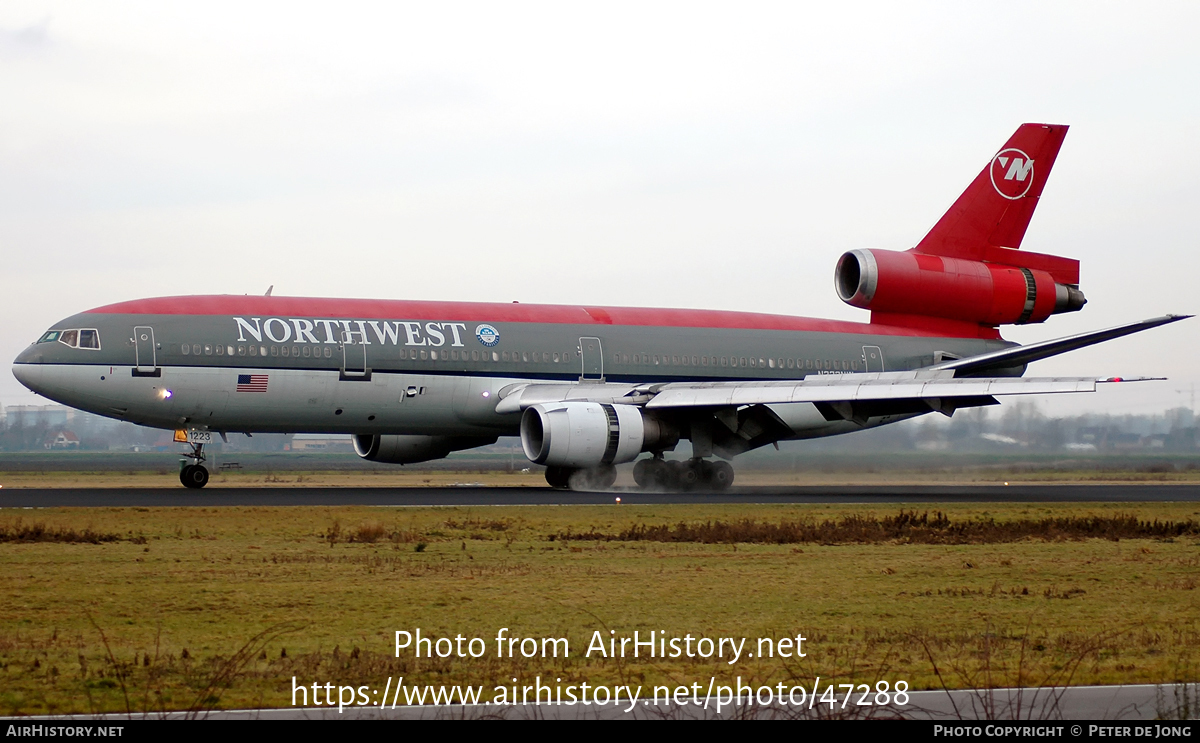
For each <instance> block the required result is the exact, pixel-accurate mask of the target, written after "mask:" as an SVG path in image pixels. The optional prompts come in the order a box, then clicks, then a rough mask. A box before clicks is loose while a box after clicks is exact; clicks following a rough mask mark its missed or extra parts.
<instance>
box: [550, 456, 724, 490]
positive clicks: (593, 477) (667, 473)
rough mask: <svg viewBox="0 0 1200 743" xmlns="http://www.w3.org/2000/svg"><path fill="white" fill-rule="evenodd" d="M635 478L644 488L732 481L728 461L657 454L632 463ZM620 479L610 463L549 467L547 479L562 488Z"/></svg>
mask: <svg viewBox="0 0 1200 743" xmlns="http://www.w3.org/2000/svg"><path fill="white" fill-rule="evenodd" d="M633 480H634V482H636V483H637V485H638V487H639V488H641V489H642V490H725V489H726V488H728V487H729V486H730V485H732V484H733V467H732V466H730V464H729V462H725V461H721V460H717V461H715V462H709V461H707V460H704V459H689V460H687V461H682V462H681V461H670V462H668V461H667V460H665V459H663V458H662V457H661V455H660V456H656V457H654V458H653V459H641V460H638V462H637V463H636V464H634V465H633ZM616 481H617V468H616V467H613V466H612V465H611V464H608V465H601V466H599V467H589V468H587V469H576V468H574V467H547V468H546V482H547V483H549V484H550V487H552V488H557V489H559V490H608V489H609V488H611V487H612V485H613V483H614V482H616Z"/></svg>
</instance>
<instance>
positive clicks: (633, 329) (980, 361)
mask: <svg viewBox="0 0 1200 743" xmlns="http://www.w3.org/2000/svg"><path fill="white" fill-rule="evenodd" d="M1066 133H1067V127H1066V126H1059V125H1045V124H1025V125H1023V126H1021V127H1020V128H1018V129H1017V131H1016V133H1015V134H1014V135H1013V136H1012V137H1011V138H1010V139H1009V140H1008V142H1007V143H1005V145H1004V147H1003V148H1002V149H1001V150H1000V151H999V152H998V153H996V155H995V156H994V157H992V159H991V160H989V161H988V163H987V165H986V166H984V168H983V170H982V171H981V172H980V173H979V175H978V176H976V177H975V179H974V180H973V181H972V182H971V184H970V185H969V186H968V187H967V190H966V191H964V192H963V194H962V195H961V196H960V197H959V198H958V200H957V201H955V202H954V204H953V205H952V206H951V207H950V210H949V211H948V212H946V214H945V215H944V216H943V217H942V218H941V219H940V220H939V221H938V222H937V224H936V225H934V227H933V228H932V229H931V230H930V231H929V234H927V235H926V236H925V237H924V239H922V240H921V241H920V242H919V243H918V244H917V245H916V247H914V248H912V249H910V250H906V251H891V250H879V249H861V250H851V251H849V252H847V253H845V254H844V255H842V256H841V258H840V259H839V260H838V262H837V267H836V270H835V273H834V287H835V289H836V291H837V293H838V296H839V297H840V298H841V299H842V300H843V301H845V302H847V303H849V304H851V305H853V306H855V307H860V308H862V309H866V310H870V312H871V321H870V322H869V323H853V322H841V321H833V320H813V319H808V318H803V317H789V316H780V315H765V314H751V313H741V312H722V311H704V310H673V309H637V308H629V307H592V306H550V305H528V304H518V303H512V304H482V303H465V302H423V301H398V300H361V299H329V298H312V299H310V298H300V297H273V296H185V297H162V298H156V299H140V300H134V301H130V302H122V303H119V304H112V305H108V306H106V307H99V308H97V309H93V310H88V311H86V312H82V313H80V314H77V315H73V316H71V317H68V318H67V319H65V320H63V321H62V322H60V323H57V324H55V325H54V326H53V327H52V328H51V329H50V330H48V331H46V332H45V334H44V335H42V336H41V338H40V339H39V340H38V341H37V342H36V343H34V344H32V345H31V346H29V347H28V348H27V349H26V350H24V351H23V352H21V354H20V355H19V356H18V357H17V359H16V361H15V362H14V364H13V374H15V375H16V377H17V379H18V380H20V382H21V383H22V384H24V385H25V386H26V387H28V388H29V389H31V390H33V391H34V392H37V393H39V394H41V395H44V396H46V397H48V398H50V399H52V400H56V401H58V402H61V403H64V404H66V405H70V406H72V407H75V408H79V409H82V410H86V411H89V412H92V413H97V414H99V415H105V416H110V417H113V418H118V419H120V420H125V421H131V422H133V423H137V424H140V425H144V426H154V427H158V428H164V429H174V430H175V431H176V439H177V440H180V441H181V442H187V444H188V445H189V447H190V451H189V453H188V455H187V456H188V457H190V460H191V461H192V462H194V463H192V464H187V465H186V466H184V467H183V468H182V469H181V471H180V480H181V481H182V482H183V484H184V485H186V486H187V487H191V488H200V487H204V485H205V484H206V483H207V482H208V470H207V469H206V468H205V466H204V464H203V463H204V462H205V460H206V458H205V454H204V447H205V445H206V444H207V443H210V442H211V441H212V436H213V434H217V435H219V436H221V437H222V438H226V437H227V435H228V434H229V433H235V432H237V433H247V434H252V433H258V432H283V433H302V432H308V433H329V434H332V433H344V434H351V435H352V439H353V442H354V449H355V451H356V452H357V453H358V454H359V456H361V457H363V458H364V459H368V460H371V461H375V462H392V463H397V464H406V463H413V462H422V461H427V460H432V459H439V458H442V457H445V456H446V455H447V454H449V453H450V452H452V451H456V450H462V449H471V448H474V447H478V446H484V445H487V444H491V443H493V442H495V441H496V440H497V438H498V437H500V436H513V435H519V436H520V439H521V446H522V448H523V450H524V453H525V455H526V456H527V457H528V458H529V460H530V461H531V462H534V463H536V464H540V465H545V466H546V480H547V481H548V482H549V483H550V484H551V485H552V486H555V487H559V488H575V489H604V488H607V487H609V486H611V485H612V484H613V482H614V480H615V478H616V474H617V473H616V467H615V466H616V465H618V464H623V463H627V462H635V464H634V468H633V476H634V480H635V481H636V482H637V484H638V485H639V486H640V487H643V488H656V489H657V488H662V489H688V488H696V487H705V488H711V489H722V488H727V487H729V485H730V484H731V483H732V482H733V468H732V467H731V465H730V464H729V460H731V459H733V458H734V457H736V456H737V455H738V454H741V453H743V452H747V451H749V450H751V449H755V448H758V447H761V446H766V445H769V444H776V443H777V442H779V441H784V440H794V439H807V438H814V437H818V436H832V435H836V434H841V433H847V432H851V431H858V430H861V429H864V428H869V427H872V426H880V425H884V424H888V423H894V422H896V421H901V420H905V419H908V418H912V417H914V416H918V415H923V414H927V413H931V412H938V413H942V414H944V415H952V414H953V413H954V411H956V410H958V409H960V408H969V407H976V406H981V405H994V404H997V399H996V398H997V397H1001V396H1004V395H1025V394H1044V393H1061V392H1087V391H1094V390H1095V389H1096V385H1097V384H1098V383H1102V382H1106V381H1109V382H1111V381H1120V379H1119V378H1111V379H1097V378H1095V377H1067V378H1063V377H1058V378H1036V377H1035V378H1029V377H1023V376H1022V375H1023V374H1024V372H1025V368H1026V365H1028V364H1029V363H1030V362H1033V361H1037V360H1039V359H1044V358H1047V357H1049V356H1054V355H1057V354H1060V353H1064V352H1066V351H1071V350H1074V349H1077V348H1082V347H1084V346H1088V345H1092V344H1095V343H1100V342H1102V341H1107V340H1111V339H1113V338H1117V337H1120V336H1123V335H1128V334H1130V333H1136V332H1138V331H1141V330H1146V329H1148V328H1153V327H1157V326H1159V325H1165V324H1167V323H1171V322H1175V321H1177V320H1181V319H1183V318H1184V317H1185V316H1181V315H1166V316H1163V317H1158V318H1154V319H1150V320H1145V321H1142V322H1134V323H1130V324H1128V325H1122V326H1119V327H1114V328H1109V329H1107V330H1101V331H1096V332H1090V333H1083V334H1079V335H1074V336H1070V337H1066V338H1060V339H1057V340H1051V341H1044V342H1039V343H1033V344H1030V345H1025V346H1019V345H1016V344H1013V343H1010V342H1007V341H1005V340H1003V339H1002V338H1001V337H1000V333H999V330H998V328H999V326H1001V325H1006V324H1018V325H1019V324H1025V323H1039V322H1043V321H1044V320H1046V319H1047V318H1048V317H1050V316H1051V315H1053V314H1055V313H1060V312H1074V311H1076V310H1079V309H1081V308H1082V307H1083V305H1084V302H1085V301H1086V300H1085V299H1084V296H1083V294H1082V292H1080V290H1079V262H1078V261H1076V260H1072V259H1069V258H1062V257H1058V256H1052V255H1043V254H1037V253H1031V252H1029V251H1021V250H1019V248H1020V247H1021V240H1022V238H1023V237H1024V235H1025V230H1026V228H1027V227H1028V225H1029V220H1030V217H1031V216H1032V215H1033V211H1034V208H1035V207H1036V206H1037V203H1038V199H1039V197H1040V196H1041V194H1042V189H1043V187H1044V186H1045V183H1046V178H1047V176H1049V174H1050V169H1051V167H1052V166H1053V165H1054V160H1055V157H1056V156H1057V155H1058V151H1059V148H1060V147H1061V145H1062V142H1063V138H1064V137H1065V136H1066ZM269 294H270V292H268V295H269ZM681 439H687V440H689V441H690V444H691V450H692V456H691V457H690V458H688V459H686V460H667V459H666V458H665V457H664V453H665V452H670V451H673V450H674V449H675V447H676V445H677V444H678V443H679V441H680V440H681ZM643 453H646V454H648V455H649V456H646V457H641V455H642V454H643ZM639 457H641V458H640V459H639ZM635 460H636V461H635Z"/></svg>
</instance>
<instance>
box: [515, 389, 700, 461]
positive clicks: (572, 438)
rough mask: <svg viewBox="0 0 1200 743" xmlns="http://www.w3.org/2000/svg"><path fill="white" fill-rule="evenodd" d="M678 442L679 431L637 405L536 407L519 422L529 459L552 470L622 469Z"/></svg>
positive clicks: (570, 404)
mask: <svg viewBox="0 0 1200 743" xmlns="http://www.w3.org/2000/svg"><path fill="white" fill-rule="evenodd" d="M678 442H679V431H678V429H676V428H675V427H674V426H672V425H670V424H669V423H667V422H665V421H663V420H660V419H659V418H658V417H655V416H647V415H645V414H644V413H643V412H642V410H641V408H638V407H636V406H633V405H612V404H608V403H598V402H561V403H551V404H542V405H533V406H531V407H528V408H526V409H525V412H524V414H522V416H521V448H522V449H524V451H525V456H526V457H528V458H529V461H531V462H533V463H534V464H544V465H547V466H550V467H576V468H589V467H599V466H601V465H609V464H624V463H625V462H632V461H633V460H634V459H637V456H638V454H641V453H642V452H643V451H662V450H665V449H672V448H674V446H675V444H676V443H678Z"/></svg>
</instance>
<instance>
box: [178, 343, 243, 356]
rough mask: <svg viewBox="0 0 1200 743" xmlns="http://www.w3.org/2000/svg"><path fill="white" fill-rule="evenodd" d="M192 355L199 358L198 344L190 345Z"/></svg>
mask: <svg viewBox="0 0 1200 743" xmlns="http://www.w3.org/2000/svg"><path fill="white" fill-rule="evenodd" d="M192 355H193V356H199V355H200V344H199V343H193V344H192ZM251 355H253V354H251Z"/></svg>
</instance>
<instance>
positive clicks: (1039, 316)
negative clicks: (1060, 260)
mask: <svg viewBox="0 0 1200 743" xmlns="http://www.w3.org/2000/svg"><path fill="white" fill-rule="evenodd" d="M834 285H835V286H836V288H837V293H838V296H839V297H841V299H842V301H843V302H845V303H847V304H850V305H854V306H855V307H861V308H863V309H866V310H871V311H872V312H881V313H890V314H898V315H920V316H926V317H941V318H948V319H952V320H966V321H970V322H976V323H979V324H981V325H1006V324H1024V323H1032V322H1042V321H1044V320H1045V319H1046V318H1047V317H1049V316H1050V315H1053V314H1055V313H1059V312H1074V311H1075V310H1078V309H1081V308H1082V307H1083V305H1084V303H1085V302H1086V301H1087V300H1086V299H1084V296H1083V292H1081V291H1079V288H1078V287H1077V286H1073V285H1069V284H1059V283H1056V282H1055V280H1054V278H1053V277H1052V276H1051V275H1050V274H1049V273H1047V272H1046V271H1042V270H1039V269H1035V268H1034V269H1031V268H1022V267H1018V266H1006V265H1002V264H997V263H984V262H983V261H972V260H965V259H962V258H946V257H942V256H937V255H925V254H923V253H914V252H912V251H906V252H897V251H893V250H868V249H862V250H851V251H850V252H848V253H845V254H844V255H842V257H841V259H839V260H838V264H837V270H836V271H835V272H834Z"/></svg>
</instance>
